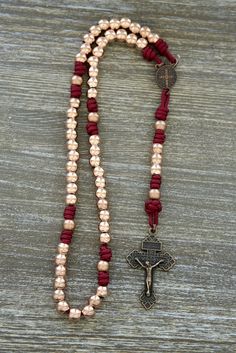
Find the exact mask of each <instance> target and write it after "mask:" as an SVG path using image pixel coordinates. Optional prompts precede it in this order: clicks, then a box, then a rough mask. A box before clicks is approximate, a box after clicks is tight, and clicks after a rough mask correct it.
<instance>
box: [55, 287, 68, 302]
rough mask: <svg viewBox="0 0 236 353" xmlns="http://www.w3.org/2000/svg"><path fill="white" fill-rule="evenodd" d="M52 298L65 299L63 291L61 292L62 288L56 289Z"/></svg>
mask: <svg viewBox="0 0 236 353" xmlns="http://www.w3.org/2000/svg"><path fill="white" fill-rule="evenodd" d="M53 298H54V299H55V300H59V301H62V300H64V299H65V293H64V292H63V290H62V289H56V290H55V291H54V294H53Z"/></svg>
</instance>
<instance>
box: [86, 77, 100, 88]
mask: <svg viewBox="0 0 236 353" xmlns="http://www.w3.org/2000/svg"><path fill="white" fill-rule="evenodd" d="M87 83H88V85H89V87H97V85H98V80H97V79H96V77H90V78H89V79H88V81H87Z"/></svg>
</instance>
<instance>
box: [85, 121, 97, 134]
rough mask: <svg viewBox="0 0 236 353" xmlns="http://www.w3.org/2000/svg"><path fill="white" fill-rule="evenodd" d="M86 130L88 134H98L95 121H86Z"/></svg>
mask: <svg viewBox="0 0 236 353" xmlns="http://www.w3.org/2000/svg"><path fill="white" fill-rule="evenodd" d="M86 130H87V133H88V134H89V135H98V125H97V123H95V122H92V121H90V122H88V123H87V124H86Z"/></svg>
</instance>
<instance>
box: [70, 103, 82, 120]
mask: <svg viewBox="0 0 236 353" xmlns="http://www.w3.org/2000/svg"><path fill="white" fill-rule="evenodd" d="M79 105H80V100H79V99H78V98H71V99H70V106H71V108H79ZM77 116H78V112H77ZM72 118H73V117H72Z"/></svg>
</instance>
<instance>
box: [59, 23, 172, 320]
mask: <svg viewBox="0 0 236 353" xmlns="http://www.w3.org/2000/svg"><path fill="white" fill-rule="evenodd" d="M127 31H128V32H127ZM101 33H102V36H100V37H99V35H100V34H101ZM115 39H118V40H119V41H126V42H127V43H128V44H129V45H136V46H137V48H138V49H141V50H142V54H143V57H144V58H145V59H147V60H148V61H155V62H156V65H157V66H161V65H163V62H162V60H161V59H160V58H159V57H158V56H157V54H156V52H155V51H154V49H153V48H152V47H151V46H149V44H151V45H153V46H154V47H156V48H157V49H158V51H159V53H160V54H161V55H164V56H165V57H166V58H167V59H168V60H169V61H170V62H171V63H175V62H176V59H175V57H174V56H173V55H172V54H171V53H170V52H169V50H168V45H167V43H166V42H165V41H164V40H163V39H161V38H160V37H159V36H158V34H156V33H152V32H151V30H150V28H149V27H147V26H143V27H141V25H140V24H138V23H136V22H132V21H131V20H130V19H129V18H122V19H121V20H118V19H115V18H114V19H111V20H106V19H102V20H100V21H99V22H98V24H97V25H94V26H92V27H90V31H89V33H87V34H85V35H84V37H83V44H82V45H81V47H80V52H79V53H78V54H77V55H76V60H75V70H74V75H73V76H72V80H71V98H70V108H69V109H68V110H67V121H66V126H67V131H66V139H67V148H68V150H69V152H68V162H67V163H66V171H67V175H66V180H67V188H66V189H67V195H66V205H67V206H66V207H65V210H64V224H63V230H62V232H61V235H60V243H59V245H58V248H57V255H56V259H55V262H56V269H55V274H56V278H55V281H54V288H55V291H54V295H53V297H54V299H55V301H56V302H57V310H58V311H59V312H61V313H67V314H68V316H69V318H70V319H80V317H86V318H89V317H92V316H94V314H95V308H97V307H99V305H100V303H101V299H102V298H104V297H106V296H107V295H108V290H107V286H108V283H109V272H108V271H109V261H110V260H111V257H112V253H111V249H110V248H109V246H108V243H109V242H110V240H111V236H110V234H109V233H108V232H109V223H108V220H109V210H108V202H107V200H106V196H107V192H106V189H105V184H106V181H105V176H104V169H103V168H102V167H101V160H100V157H99V155H100V147H99V142H100V138H99V133H98V128H97V123H98V121H99V115H98V113H97V111H98V109H97V102H96V97H97V85H98V80H97V76H98V63H99V58H101V57H102V56H103V52H104V48H105V47H106V45H107V44H108V43H109V42H111V41H113V40H115ZM94 43H96V46H95V47H94V48H92V44H94ZM88 55H90V56H89V57H87V56H88ZM86 63H88V64H89V70H88V75H89V79H88V81H87V84H88V86H89V89H88V92H87V97H88V100H87V108H88V124H87V126H86V128H87V132H88V134H89V135H90V137H89V142H90V144H91V147H90V155H91V158H90V165H91V166H92V168H93V173H94V176H95V177H96V179H95V185H96V187H97V191H96V196H97V198H98V201H97V207H98V210H99V218H100V223H99V227H98V228H99V231H100V232H101V234H100V244H101V245H100V260H99V261H98V264H97V270H98V287H97V290H96V293H95V294H94V295H92V296H91V297H90V298H89V301H88V304H87V305H86V306H84V308H83V309H81V310H80V309H79V308H70V306H69V304H68V302H67V301H66V299H65V293H64V289H65V287H66V280H65V276H66V262H67V254H68V252H69V244H70V243H71V240H72V235H73V231H74V229H75V222H74V217H75V212H76V207H75V204H76V202H77V197H76V192H77V184H76V182H77V179H78V176H77V173H76V171H77V162H78V160H79V152H78V143H77V142H76V137H77V134H76V126H77V121H76V118H77V116H78V111H77V110H78V108H79V106H80V99H79V98H80V96H81V85H82V83H83V78H82V76H83V74H85V73H86V72H87V68H86V66H85V64H86ZM168 99H169V93H168V90H163V91H162V100H161V104H160V106H159V111H158V109H157V111H156V118H157V119H158V118H159V119H160V120H157V121H156V123H155V128H156V134H155V137H154V140H153V155H152V166H151V175H152V180H151V182H150V191H149V197H150V200H148V201H147V202H146V203H145V209H146V212H147V214H148V215H149V225H150V227H153V226H156V225H157V223H158V212H160V210H161V205H160V201H159V198H160V191H159V188H160V183H161V180H160V179H161V160H162V145H163V142H164V140H165V136H164V130H165V128H166V123H165V121H164V120H165V119H166V116H167V113H168V107H167V106H168ZM161 115H162V117H161Z"/></svg>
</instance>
